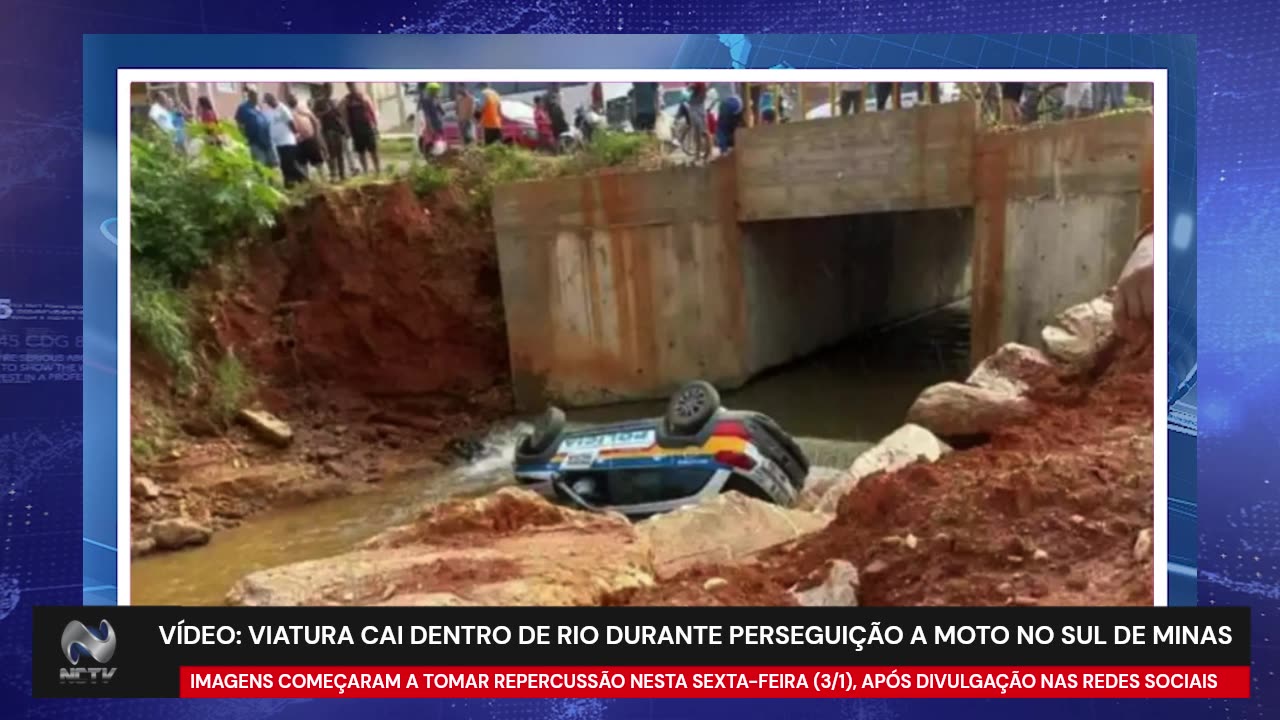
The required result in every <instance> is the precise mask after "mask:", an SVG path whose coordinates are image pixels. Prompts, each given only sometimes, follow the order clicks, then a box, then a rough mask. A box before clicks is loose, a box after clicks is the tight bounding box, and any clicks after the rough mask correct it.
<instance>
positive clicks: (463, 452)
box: [444, 438, 484, 462]
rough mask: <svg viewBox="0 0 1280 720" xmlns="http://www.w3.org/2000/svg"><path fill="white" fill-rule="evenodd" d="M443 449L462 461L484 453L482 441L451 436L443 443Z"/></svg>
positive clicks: (473, 458)
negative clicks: (450, 438)
mask: <svg viewBox="0 0 1280 720" xmlns="http://www.w3.org/2000/svg"><path fill="white" fill-rule="evenodd" d="M444 447H445V450H447V451H448V452H449V453H450V454H451V455H453V456H454V457H456V458H457V459H459V460H462V461H463V462H471V461H472V460H475V459H476V458H478V457H480V456H481V455H483V454H484V443H482V442H479V441H477V440H474V439H472V438H453V439H452V440H450V441H449V442H447V443H445V446H444Z"/></svg>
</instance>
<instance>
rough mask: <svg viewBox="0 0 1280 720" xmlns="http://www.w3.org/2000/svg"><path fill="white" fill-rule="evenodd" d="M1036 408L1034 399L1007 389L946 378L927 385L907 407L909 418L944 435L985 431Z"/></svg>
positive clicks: (979, 433)
mask: <svg viewBox="0 0 1280 720" xmlns="http://www.w3.org/2000/svg"><path fill="white" fill-rule="evenodd" d="M1034 412H1035V407H1034V405H1032V403H1031V401H1030V400H1028V399H1026V398H1024V397H1022V396H1021V395H1016V394H1012V393H1007V392H999V391H996V390H990V389H988V388H984V387H975V386H973V385H966V384H964V383H958V382H944V383H939V384H937V385H933V386H931V387H928V388H925V390H924V392H922V393H920V396H919V397H917V398H916V401H915V402H914V403H912V405H911V408H910V409H909V410H907V422H911V423H915V424H917V425H920V426H921V427H924V428H928V429H929V430H931V431H932V432H934V433H935V434H937V435H940V436H942V437H963V436H966V435H983V434H986V433H990V432H992V431H994V430H996V429H998V428H1000V427H1003V426H1005V425H1008V424H1010V423H1013V422H1018V421H1021V420H1025V419H1027V418H1028V417H1030V416H1031V415H1032V414H1034Z"/></svg>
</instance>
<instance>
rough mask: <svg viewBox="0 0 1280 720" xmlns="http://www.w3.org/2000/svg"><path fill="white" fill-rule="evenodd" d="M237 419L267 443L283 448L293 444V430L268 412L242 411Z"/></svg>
mask: <svg viewBox="0 0 1280 720" xmlns="http://www.w3.org/2000/svg"><path fill="white" fill-rule="evenodd" d="M237 417H238V418H239V420H240V422H242V423H244V424H245V425H246V426H248V428H249V430H250V431H251V432H252V433H253V434H254V435H255V436H256V437H257V438H258V439H259V440H262V441H263V442H265V443H270V444H272V445H275V446H276V447H282V448H283V447H288V446H289V444H290V443H292V442H293V428H290V427H289V424H288V423H286V422H285V421H283V420H281V419H280V418H278V417H276V416H275V415H272V414H271V413H269V412H267V411H266V410H241V411H240V413H239V414H238V415H237Z"/></svg>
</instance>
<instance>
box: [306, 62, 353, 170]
mask: <svg viewBox="0 0 1280 720" xmlns="http://www.w3.org/2000/svg"><path fill="white" fill-rule="evenodd" d="M311 110H312V112H313V113H315V116H316V119H317V120H319V121H320V135H321V136H322V138H323V139H324V148H325V158H326V159H327V160H328V162H329V180H331V181H332V180H338V181H342V180H346V179H347V136H348V135H349V134H350V133H348V132H347V121H346V119H345V118H344V117H342V110H341V109H339V108H338V103H336V102H334V99H333V83H325V84H324V85H323V86H322V87H321V90H320V96H319V97H318V98H316V100H315V102H313V103H312V105H311Z"/></svg>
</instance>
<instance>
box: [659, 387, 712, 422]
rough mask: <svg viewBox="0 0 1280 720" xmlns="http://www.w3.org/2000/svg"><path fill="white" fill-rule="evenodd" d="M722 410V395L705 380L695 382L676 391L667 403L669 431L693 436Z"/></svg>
mask: <svg viewBox="0 0 1280 720" xmlns="http://www.w3.org/2000/svg"><path fill="white" fill-rule="evenodd" d="M719 409H720V393H718V392H716V388H715V386H714V385H712V384H711V383H709V382H706V381H705V380H695V381H693V382H691V383H688V384H687V385H685V386H684V387H682V388H680V389H679V390H677V391H676V393H675V394H674V395H672V396H671V400H669V401H668V402H667V417H666V420H667V429H668V430H670V431H671V432H673V433H677V434H680V435H692V434H695V433H697V432H698V431H699V430H701V429H702V426H703V425H706V424H707V421H708V420H710V419H711V418H712V416H714V415H715V414H716V410H719Z"/></svg>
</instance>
